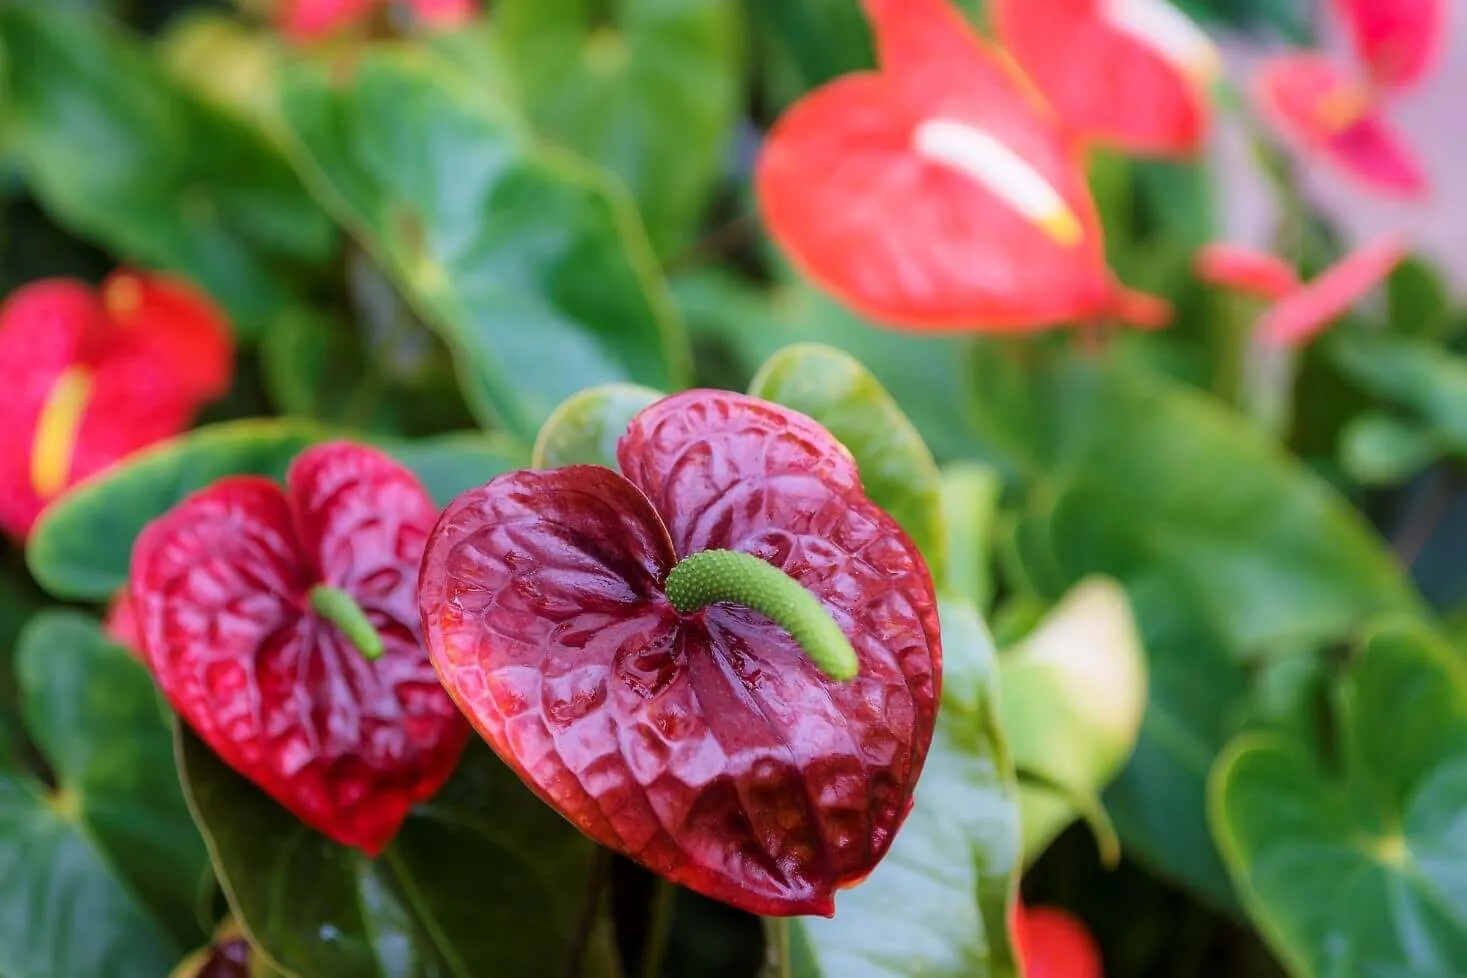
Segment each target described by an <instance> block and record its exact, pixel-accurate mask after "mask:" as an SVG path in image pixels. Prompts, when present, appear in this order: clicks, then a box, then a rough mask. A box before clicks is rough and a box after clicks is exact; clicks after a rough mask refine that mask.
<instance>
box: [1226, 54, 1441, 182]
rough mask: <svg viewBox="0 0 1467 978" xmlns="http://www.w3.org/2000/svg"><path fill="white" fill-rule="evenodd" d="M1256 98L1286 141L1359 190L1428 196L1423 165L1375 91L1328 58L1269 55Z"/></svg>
mask: <svg viewBox="0 0 1467 978" xmlns="http://www.w3.org/2000/svg"><path fill="white" fill-rule="evenodd" d="M1255 95H1256V98H1257V102H1258V105H1259V108H1260V109H1261V110H1262V112H1263V114H1264V116H1265V118H1267V119H1268V121H1269V122H1270V124H1271V125H1273V127H1274V128H1275V129H1276V130H1278V132H1279V133H1280V134H1281V135H1282V136H1283V137H1284V138H1285V139H1286V140H1288V141H1289V142H1291V143H1293V144H1294V145H1295V146H1296V147H1297V148H1298V149H1299V150H1300V151H1301V152H1302V153H1304V154H1305V155H1307V156H1310V157H1314V158H1317V159H1320V160H1322V161H1324V162H1325V163H1328V164H1329V165H1331V166H1332V167H1334V168H1335V169H1336V170H1338V171H1339V172H1340V173H1342V174H1343V175H1345V176H1347V177H1350V178H1351V179H1353V180H1354V181H1355V182H1356V183H1358V184H1360V185H1361V186H1362V187H1365V188H1367V189H1370V190H1373V191H1375V192H1377V193H1380V194H1384V195H1389V196H1395V197H1418V196H1420V195H1422V194H1424V193H1425V192H1426V191H1427V189H1428V188H1427V179H1426V173H1425V171H1424V170H1423V169H1422V166H1421V163H1420V162H1419V161H1418V160H1417V158H1416V154H1415V152H1414V151H1413V150H1412V149H1411V147H1410V146H1409V145H1408V144H1407V143H1406V142H1405V141H1404V140H1403V139H1402V138H1401V136H1400V135H1399V134H1398V133H1396V131H1395V130H1394V129H1393V128H1392V127H1391V126H1390V123H1389V122H1387V121H1386V119H1385V118H1384V117H1383V115H1382V114H1381V111H1380V102H1379V100H1378V99H1377V98H1376V97H1375V95H1374V93H1373V92H1372V91H1371V89H1370V88H1369V87H1368V86H1366V85H1364V84H1362V83H1361V82H1360V81H1359V80H1357V79H1356V78H1354V77H1353V76H1352V75H1350V74H1349V72H1348V71H1346V70H1345V69H1344V68H1343V67H1341V66H1340V65H1338V64H1336V63H1335V62H1334V61H1333V60H1331V59H1330V58H1328V57H1326V56H1324V55H1319V54H1289V55H1283V56H1280V57H1277V58H1273V59H1271V60H1269V61H1268V62H1267V63H1266V64H1265V65H1264V66H1263V68H1262V70H1261V71H1260V73H1259V75H1258V79H1257V86H1256V90H1255Z"/></svg>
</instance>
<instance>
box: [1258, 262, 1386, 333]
mask: <svg viewBox="0 0 1467 978" xmlns="http://www.w3.org/2000/svg"><path fill="white" fill-rule="evenodd" d="M1409 253H1410V248H1409V247H1407V245H1406V243H1405V241H1403V240H1402V239H1400V238H1398V237H1394V236H1392V237H1389V238H1383V239H1381V240H1380V241H1376V242H1374V243H1372V244H1369V245H1366V246H1365V247H1363V248H1360V249H1358V250H1356V251H1354V252H1352V253H1351V254H1349V255H1348V256H1346V257H1345V258H1344V259H1343V260H1342V261H1340V262H1338V263H1336V264H1335V265H1334V266H1333V267H1331V268H1330V269H1329V270H1328V271H1326V272H1324V274H1322V275H1320V276H1319V277H1318V278H1316V279H1315V280H1314V281H1312V282H1310V283H1309V284H1308V285H1306V286H1304V287H1303V288H1302V289H1300V290H1298V291H1297V292H1295V293H1293V294H1292V295H1290V296H1288V297H1287V298H1285V299H1284V300H1283V301H1282V302H1279V303H1278V304H1277V305H1275V306H1274V307H1273V308H1272V309H1270V310H1268V312H1266V313H1264V315H1263V317H1262V318H1261V319H1260V320H1259V322H1258V336H1259V339H1260V340H1261V341H1262V342H1264V343H1268V344H1271V345H1274V346H1287V347H1300V346H1303V345H1304V344H1306V343H1308V342H1309V341H1310V340H1312V339H1313V338H1314V337H1316V336H1318V335H1319V334H1320V333H1322V332H1323V331H1324V330H1325V329H1326V328H1327V327H1328V326H1329V325H1330V324H1331V323H1333V322H1334V321H1335V320H1336V319H1339V318H1340V317H1341V316H1343V315H1344V314H1345V313H1347V312H1349V310H1350V307H1351V306H1353V305H1355V303H1357V302H1359V301H1360V300H1361V299H1363V298H1364V297H1365V296H1366V295H1367V294H1368V293H1369V292H1370V291H1371V290H1372V289H1374V288H1376V287H1377V286H1379V285H1380V284H1381V283H1382V282H1384V281H1385V280H1386V279H1387V278H1389V277H1390V274H1391V272H1393V271H1395V268H1396V266H1397V265H1399V264H1400V263H1401V261H1402V260H1403V259H1404V258H1405V257H1406V255H1408V254H1409Z"/></svg>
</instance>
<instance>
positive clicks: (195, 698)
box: [131, 442, 469, 856]
mask: <svg viewBox="0 0 1467 978" xmlns="http://www.w3.org/2000/svg"><path fill="white" fill-rule="evenodd" d="M437 512H438V511H437V508H436V507H435V506H434V505H433V501H432V500H431V499H430V498H429V497H428V494H427V493H426V492H425V491H424V490H423V487H422V486H421V485H419V484H418V481H417V479H416V478H414V477H413V475H412V473H410V472H408V471H407V470H406V469H404V468H403V467H402V466H401V465H399V464H398V463H397V462H395V461H393V460H392V459H391V458H389V457H388V456H386V455H383V454H382V453H381V452H378V451H376V450H375V449H370V448H366V447H363V446H360V445H353V444H349V443H345V442H342V443H336V444H330V445H321V446H318V447H315V448H312V449H309V450H308V451H306V452H304V453H302V454H301V455H300V457H299V458H297V459H296V460H295V463H294V464H293V465H292V466H291V468H290V473H289V475H288V476H287V479H286V487H285V489H284V490H282V489H281V487H280V486H278V485H276V484H275V483H273V482H271V481H269V480H267V479H262V478H257V477H253V476H238V477H234V478H228V479H223V480H221V481H220V482H217V483H215V484H214V485H213V486H211V487H209V488H208V489H205V490H203V491H201V492H198V493H195V494H194V495H193V496H190V497H189V498H188V499H186V500H184V501H183V502H182V503H180V504H179V505H178V506H177V507H175V508H174V509H173V510H172V511H170V512H169V513H167V514H165V515H164V516H162V517H160V518H159V519H158V520H156V521H154V522H153V523H152V524H150V525H149V526H148V527H147V529H146V530H144V531H143V533H142V535H141V536H140V537H139V538H138V541H137V544H136V546H135V547H134V549H133V561H132V577H131V588H132V603H133V611H134V613H135V614H136V615H137V620H138V628H139V631H140V633H141V636H142V645H143V649H142V651H143V655H144V658H145V659H146V661H147V663H148V666H149V667H150V668H151V670H152V671H153V674H154V675H155V676H156V677H157V680H158V684H159V686H160V687H162V689H163V692H164V694H165V695H166V696H167V697H168V699H169V701H170V702H171V703H172V704H173V707H174V709H176V710H177V711H178V712H179V714H180V715H181V716H182V717H183V718H184V720H186V721H187V722H188V724H189V725H190V726H191V727H193V729H194V730H195V731H197V732H198V734H199V736H200V737H201V738H203V740H204V741H205V742H206V743H208V745H209V746H210V747H212V748H213V749H214V751H215V752H216V753H217V754H218V755H219V756H220V758H222V759H223V760H224V761H225V762H226V763H228V764H229V765H230V766H231V767H233V768H234V769H235V770H237V771H239V772H240V773H241V774H243V775H245V776H246V777H248V778H250V779H251V780H252V781H254V782H255V783H256V784H258V785H259V786H260V787H261V788H263V789H264V790H265V791H266V792H267V793H268V794H270V795H271V796H272V797H273V798H275V800H276V801H278V802H280V803H281V804H282V805H284V806H285V807H286V808H288V809H290V810H291V811H292V812H294V813H295V814H296V815H297V816H298V817H299V818H300V819H301V820H302V821H304V822H306V823H307V824H308V825H310V826H312V827H313V828H315V829H317V830H319V831H320V832H322V833H324V834H325V835H327V836H329V837H331V838H332V839H335V840H336V841H338V842H341V843H343V844H346V845H351V846H356V847H357V848H359V849H361V850H363V851H364V852H366V853H367V854H368V855H373V856H375V855H376V854H377V853H378V852H380V851H381V850H382V848H383V847H384V846H386V845H387V843H388V842H389V841H390V840H391V839H392V837H393V835H394V834H395V833H396V832H397V829H398V826H399V825H401V823H402V820H403V819H404V818H405V817H406V816H407V813H408V810H409V809H410V808H411V807H412V806H413V805H414V804H416V803H417V802H420V801H422V800H424V799H425V798H428V797H429V796H431V795H432V794H433V793H434V792H436V791H437V790H438V788H439V787H440V786H441V785H442V784H443V783H444V782H445V781H446V780H447V779H448V777H449V775H450V774H451V773H452V772H453V768H454V765H455V764H456V763H457V761H458V757H459V754H460V753H461V752H462V750H463V747H464V744H465V742H466V741H467V739H468V732H469V731H468V726H467V724H465V723H464V720H463V718H462V717H461V716H460V715H459V714H458V712H457V711H456V710H455V709H454V707H453V703H452V701H451V700H450V699H449V698H448V695H447V694H446V693H444V692H443V689H442V688H441V687H440V686H439V685H438V682H437V678H436V677H435V675H434V673H433V668H432V666H431V665H430V664H429V662H428V657H427V654H426V653H425V652H424V651H423V648H422V646H421V645H420V643H419V638H418V636H419V622H418V614H417V601H416V594H417V583H418V565H419V561H420V558H421V557H422V553H423V546H424V544H425V542H426V540H427V535H428V531H429V530H430V529H431V528H432V526H433V521H434V519H435V518H436V517H437Z"/></svg>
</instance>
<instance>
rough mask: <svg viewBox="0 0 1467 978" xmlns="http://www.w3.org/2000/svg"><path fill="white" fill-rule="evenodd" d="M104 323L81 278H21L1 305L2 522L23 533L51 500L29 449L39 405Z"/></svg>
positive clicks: (4, 526)
mask: <svg viewBox="0 0 1467 978" xmlns="http://www.w3.org/2000/svg"><path fill="white" fill-rule="evenodd" d="M102 323H103V312H102V304H101V302H99V301H98V300H97V297H96V294H95V293H93V292H92V290H91V289H90V288H88V287H87V286H86V285H84V284H82V283H81V282H74V281H71V280H69V279H47V280H45V281H40V282H34V283H32V284H30V285H26V286H23V287H21V288H19V289H17V290H15V291H14V292H13V293H11V295H10V297H9V298H8V299H7V300H6V301H5V304H4V306H0V377H4V378H5V396H4V398H3V399H0V427H3V429H4V430H5V432H6V436H5V437H4V438H0V529H3V530H4V531H5V532H6V533H7V534H9V535H10V536H12V537H15V538H16V539H24V538H25V536H26V534H28V533H29V532H30V529H31V526H32V524H34V523H35V521H36V517H38V516H39V515H40V514H41V510H42V509H44V508H45V506H46V504H47V503H48V502H49V500H47V499H42V498H41V497H40V496H38V495H37V494H36V491H35V488H34V487H33V486H32V484H31V453H32V450H33V447H34V442H35V434H36V427H37V424H38V423H39V421H40V416H41V411H42V409H43V408H44V406H45V404H46V400H47V398H49V397H50V395H51V391H52V388H53V387H54V386H55V384H56V381H57V380H58V379H59V378H60V377H61V374H62V373H63V372H64V371H65V370H66V369H67V368H68V367H71V366H73V365H74V364H75V363H77V362H78V360H79V359H80V357H81V355H82V350H83V348H84V347H85V346H86V344H87V339H88V337H89V336H90V335H91V334H92V333H93V332H95V331H97V330H99V329H100V328H101V326H102Z"/></svg>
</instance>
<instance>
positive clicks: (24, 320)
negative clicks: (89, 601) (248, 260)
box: [0, 271, 232, 538]
mask: <svg viewBox="0 0 1467 978" xmlns="http://www.w3.org/2000/svg"><path fill="white" fill-rule="evenodd" d="M231 359H232V340H231V337H230V331H229V325H228V322H227V321H226V319H225V318H224V315H223V313H222V312H220V311H219V310H218V309H217V308H216V307H215V306H214V304H213V303H212V302H210V301H209V299H208V298H207V297H206V296H204V295H203V294H202V293H200V292H198V291H196V290H194V289H193V288H192V287H190V286H188V285H187V284H185V283H183V282H181V281H179V280H177V279H173V278H169V277H167V276H161V275H152V274H143V273H134V272H129V271H118V272H115V273H113V274H112V275H111V276H110V277H109V278H108V279H107V281H106V282H104V283H103V285H102V288H101V291H100V294H99V293H98V292H97V291H95V290H93V289H92V288H90V287H89V286H87V285H84V284H82V283H80V282H75V281H70V280H66V279H48V280H46V281H42V282H36V283H33V284H31V285H27V286H24V287H22V288H20V289H17V290H16V291H15V292H14V293H13V294H12V295H11V296H10V297H9V299H8V300H6V302H5V305H4V306H3V307H0V376H4V377H6V378H8V381H7V383H8V386H7V389H6V397H5V400H4V405H3V407H0V413H3V416H4V427H5V429H6V431H7V433H8V435H7V437H6V438H4V439H0V527H3V529H4V530H5V532H7V533H9V534H10V535H12V536H14V537H16V538H24V537H25V535H26V534H27V533H29V532H30V528H31V526H32V524H33V523H34V522H35V520H36V518H37V516H39V515H40V513H41V511H42V510H43V509H44V508H45V507H46V505H47V504H48V503H50V502H51V500H53V499H55V498H56V497H57V496H58V495H60V494H61V493H62V492H63V491H64V490H65V489H67V488H69V487H70V486H72V485H75V484H76V483H77V482H79V481H81V480H82V479H85V478H86V477H87V476H90V475H92V474H94V473H96V472H99V471H101V470H102V469H105V468H107V467H108V466H110V465H112V464H113V463H114V462H117V461H119V460H121V459H123V458H125V457H126V456H128V455H130V454H132V453H133V452H135V451H137V450H139V449H141V448H145V447H147V446H148V445H151V444H153V443H154V442H158V441H161V440H163V439H165V438H169V437H171V436H173V435H176V434H178V433H179V432H181V431H183V430H185V429H186V428H187V427H188V426H189V424H190V423H191V422H192V421H193V418H194V415H195V414H196V413H197V412H198V409H199V408H200V407H201V406H202V405H203V404H205V403H206V402H208V401H210V400H212V399H214V398H217V397H219V396H221V395H222V394H224V393H225V392H226V391H227V390H228V388H229V381H230V374H231Z"/></svg>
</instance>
